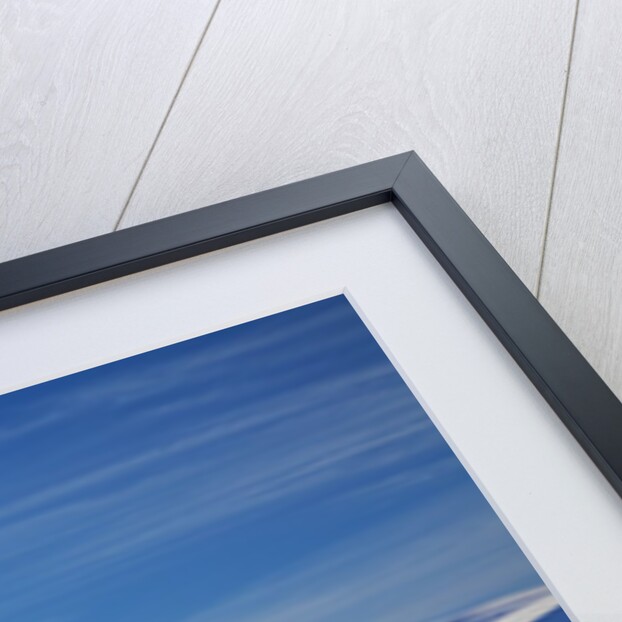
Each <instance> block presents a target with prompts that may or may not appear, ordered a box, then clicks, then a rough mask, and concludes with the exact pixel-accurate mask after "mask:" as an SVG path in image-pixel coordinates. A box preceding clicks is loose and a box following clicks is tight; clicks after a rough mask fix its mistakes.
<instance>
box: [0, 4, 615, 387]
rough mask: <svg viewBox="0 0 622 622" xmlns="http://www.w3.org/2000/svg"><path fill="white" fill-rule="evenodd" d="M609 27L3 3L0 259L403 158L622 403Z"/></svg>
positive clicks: (530, 7)
mask: <svg viewBox="0 0 622 622" xmlns="http://www.w3.org/2000/svg"><path fill="white" fill-rule="evenodd" d="M579 1H580V3H579ZM621 38H622V3H620V2H618V1H617V0H601V1H600V2H591V3H590V2H587V1H586V0H549V1H548V2H541V0H521V1H518V0H462V1H460V2H457V1H456V0H417V1H416V2H415V1H413V0H340V1H339V2H334V0H315V1H314V2H309V1H308V0H289V1H288V2H287V3H283V2H281V1H279V0H257V1H256V2H248V1H247V0H185V1H184V2H182V3H171V2H166V1H165V0H126V1H125V2H123V3H114V2H111V3H107V2H97V1H95V0H83V1H81V2H79V3H77V2H76V3H68V2H63V1H61V0H46V1H45V2H43V1H41V2H39V1H35V0H33V1H32V2H23V1H22V0H9V1H8V2H5V3H2V4H1V5H0V261H2V260H7V259H11V258H14V257H18V256H21V255H26V254H29V253H32V252H36V251H39V250H43V249H46V248H50V247H53V246H58V245H61V244H66V243H68V242H72V241H75V240H79V239H82V238H85V237H90V236H93V235H97V234H100V233H105V232H109V231H113V230H115V229H118V228H123V227H128V226H131V225H135V224H137V223H141V222H145V221H148V220H152V219H155V218H160V217H162V216H165V215H169V214H174V213H177V212H180V211H184V210H188V209H192V208H195V207H200V206H202V205H206V204H209V203H213V202H216V201H221V200H224V199H227V198H232V197H234V196H239V195H242V194H247V193H249V192H254V191H258V190H262V189H265V188H269V187H272V186H275V185H279V184H283V183H286V182H290V181H295V180H297V179H301V178H305V177H309V176H311V175H317V174H321V173H323V172H327V171H330V170H334V169H338V168H342V167H346V166H351V165H354V164H358V163H362V162H365V161H368V160H370V159H374V158H379V157H382V156H386V155H391V154H394V153H397V152H400V151H405V150H409V149H415V150H416V151H417V152H418V153H419V154H420V155H421V156H422V158H423V159H424V160H425V161H426V162H427V163H428V165H429V166H430V168H431V169H432V170H433V171H434V172H435V174H436V175H437V176H438V177H439V179H440V180H441V181H442V182H443V183H444V184H445V186H446V187H447V188H448V190H449V191H450V192H451V193H452V194H453V195H454V197H455V198H456V199H457V200H458V202H459V203H460V205H462V207H463V208H464V209H465V210H466V211H467V212H468V213H469V214H470V215H471V217H472V218H473V219H474V221H475V222H476V223H477V225H478V226H479V227H480V228H481V229H482V230H483V231H484V232H485V233H486V235H487V236H488V237H489V238H490V239H491V241H492V242H493V243H494V244H495V245H496V247H497V248H498V250H499V251H500V252H501V254H502V255H503V256H504V257H505V258H506V259H507V261H508V262H509V263H510V264H511V266H512V267H513V268H514V269H515V270H516V272H517V273H518V274H519V276H520V277H521V278H522V279H523V281H524V282H525V283H526V284H527V286H528V287H530V288H531V290H532V291H533V292H534V293H535V294H536V295H538V297H539V298H540V300H541V301H542V303H543V304H544V305H545V307H546V308H547V309H548V310H549V312H550V313H551V314H552V315H553V317H554V318H555V319H556V320H557V322H558V323H559V324H560V325H561V326H562V328H563V329H564V330H565V331H566V332H567V333H568V334H569V335H570V337H571V338H572V339H573V340H574V341H575V343H576V344H577V345H578V346H579V348H580V349H581V350H582V351H583V353H584V354H585V355H586V356H587V358H588V359H589V360H590V361H591V362H592V364H593V365H594V366H595V367H596V369H597V370H598V371H599V372H600V373H601V374H602V376H603V377H604V378H605V380H606V381H607V382H608V383H609V384H610V386H611V387H612V388H613V390H614V391H615V392H616V393H617V395H618V396H620V397H622V198H621V197H622V174H621V173H622V123H620V109H621V107H622V46H621V45H620V44H619V41H620V40H621Z"/></svg>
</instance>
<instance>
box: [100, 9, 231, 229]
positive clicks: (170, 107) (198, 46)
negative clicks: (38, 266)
mask: <svg viewBox="0 0 622 622" xmlns="http://www.w3.org/2000/svg"><path fill="white" fill-rule="evenodd" d="M221 1H222V0H216V4H215V5H214V9H213V10H212V12H211V14H210V16H209V17H208V19H207V23H206V24H205V28H203V32H202V33H201V36H200V37H199V41H198V43H197V44H196V46H195V48H194V50H193V52H192V55H191V56H190V61H189V62H188V64H187V66H186V69H185V70H184V73H183V74H182V76H181V80H180V82H179V85H178V86H177V89H176V90H175V94H174V95H173V99H171V103H170V104H169V105H168V108H167V110H166V113H165V114H164V118H163V119H162V122H161V123H160V127H159V128H158V131H157V132H156V135H155V138H154V139H153V142H152V143H151V147H149V150H148V151H147V155H146V157H145V160H144V162H143V164H142V166H141V167H140V171H138V175H137V177H136V179H135V181H134V183H133V184H132V188H131V190H130V193H129V195H128V197H127V199H126V201H125V204H124V205H123V208H122V209H121V213H120V214H119V217H118V218H117V221H116V222H115V225H114V228H113V229H112V230H113V231H117V230H118V229H119V227H120V225H121V222H122V221H123V218H124V216H125V213H126V212H127V208H128V207H129V205H130V201H131V200H132V197H133V196H134V193H135V192H136V188H137V187H138V184H139V182H140V180H141V179H142V176H143V173H144V172H145V169H146V168H147V164H148V163H149V160H150V159H151V156H152V154H153V151H154V149H155V147H156V145H157V143H158V140H159V139H160V135H161V134H162V130H164V126H165V125H166V123H167V121H168V119H169V117H170V115H171V111H172V110H173V107H174V106H175V102H176V101H177V98H178V97H179V93H180V92H181V89H182V87H183V85H184V83H185V82H186V78H187V77H188V74H189V73H190V69H191V68H192V65H193V64H194V61H195V59H196V57H197V54H198V53H199V50H200V49H201V46H202V45H203V41H204V40H205V36H206V35H207V31H208V30H209V27H210V26H211V24H212V22H213V21H214V16H215V15H216V12H217V11H218V7H219V6H220V3H221Z"/></svg>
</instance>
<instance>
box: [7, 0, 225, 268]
mask: <svg viewBox="0 0 622 622" xmlns="http://www.w3.org/2000/svg"><path fill="white" fill-rule="evenodd" d="M214 2H215V0H185V1H184V2H183V3H176V2H168V1H166V0H124V1H123V2H115V1H101V0H80V1H79V2H75V1H73V0H65V1H63V0H51V1H50V0H47V1H35V0H5V1H3V2H1V3H0V261H1V260H6V259H10V258H13V257H16V256H19V255H26V254H28V253H31V252H35V251H38V250H43V249H45V248H49V247H51V246H57V245H60V244H65V243H68V242H71V241H74V240H77V239H80V238H85V237H90V236H93V235H96V234H99V233H104V232H107V231H110V230H112V228H113V227H114V225H115V223H116V220H117V218H118V217H119V215H120V213H121V210H122V209H123V206H124V204H125V202H126V200H127V198H128V196H129V194H130V191H131V188H132V186H133V183H134V181H135V179H136V177H137V175H138V173H139V171H140V168H141V166H142V165H143V162H144V160H145V158H146V156H147V153H148V151H149V148H150V147H151V145H152V143H153V140H154V138H155V136H156V134H157V131H158V128H159V126H160V124H161V122H162V120H163V118H164V115H165V114H166V111H167V109H168V107H169V105H170V102H171V100H172V98H173V97H174V94H175V92H176V90H177V87H178V85H179V83H180V81H181V79H182V77H183V74H184V72H185V70H186V68H187V65H188V63H189V61H190V58H191V57H192V54H193V52H194V50H195V49H196V46H197V44H198V42H199V40H200V37H201V34H202V32H203V29H204V28H205V25H206V24H207V21H208V19H209V17H210V15H211V11H212V9H213V7H214Z"/></svg>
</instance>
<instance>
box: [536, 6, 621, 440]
mask: <svg viewBox="0 0 622 622" xmlns="http://www.w3.org/2000/svg"><path fill="white" fill-rule="evenodd" d="M621 111H622V4H621V3H620V2H619V1H617V0H599V1H598V2H591V1H582V2H581V4H580V7H579V14H578V20H577V32H576V37H575V44H574V51H573V56H572V64H571V70H570V79H569V84H568V98H567V104H566V113H565V119H564V126H563V131H562V138H561V144H560V153H559V160H558V166H557V175H556V182H555V191H554V194H553V202H552V206H551V220H550V226H549V235H548V241H547V245H546V254H545V257H544V266H543V273H542V286H541V300H542V302H543V304H544V306H545V307H546V308H547V309H548V310H549V312H550V313H551V314H552V315H553V317H554V318H555V320H556V321H557V322H558V324H559V325H560V326H561V327H562V328H563V329H564V330H565V331H566V332H567V334H568V335H569V336H570V338H571V339H572V340H573V341H574V343H575V344H576V345H577V347H579V349H580V350H581V351H582V352H583V353H584V354H585V356H586V357H587V358H588V360H589V361H590V362H591V363H592V364H593V365H594V367H595V368H596V369H597V370H598V372H599V373H600V374H601V375H602V377H603V378H604V379H605V381H607V382H608V384H609V385H610V386H611V388H612V389H613V390H614V392H616V393H617V395H618V397H620V398H621V399H622V121H621V116H620V115H621ZM621 451H622V448H621Z"/></svg>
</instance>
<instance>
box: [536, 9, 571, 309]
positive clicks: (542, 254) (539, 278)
mask: <svg viewBox="0 0 622 622" xmlns="http://www.w3.org/2000/svg"><path fill="white" fill-rule="evenodd" d="M579 3H580V0H576V3H575V10H574V17H573V21H572V33H571V35H570V49H569V50H568V63H567V65H566V80H565V82H564V91H563V95H562V105H561V111H560V115H559V125H558V128H557V140H556V144H555V157H554V159H553V171H552V174H551V187H550V189H549V196H548V201H547V206H546V214H545V217H544V230H543V232H542V246H541V250H540V266H539V268H538V276H537V279H536V287H535V296H536V298H537V299H538V300H540V291H541V289H542V274H543V272H544V262H545V255H546V246H547V242H548V237H549V225H550V223H551V208H552V206H553V196H554V194H555V182H556V181H557V167H558V163H559V152H560V148H561V139H562V131H563V126H564V119H565V116H566V104H567V100H568V84H569V83H570V68H571V66H572V55H573V52H574V45H575V38H576V33H577V21H578V17H579Z"/></svg>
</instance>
